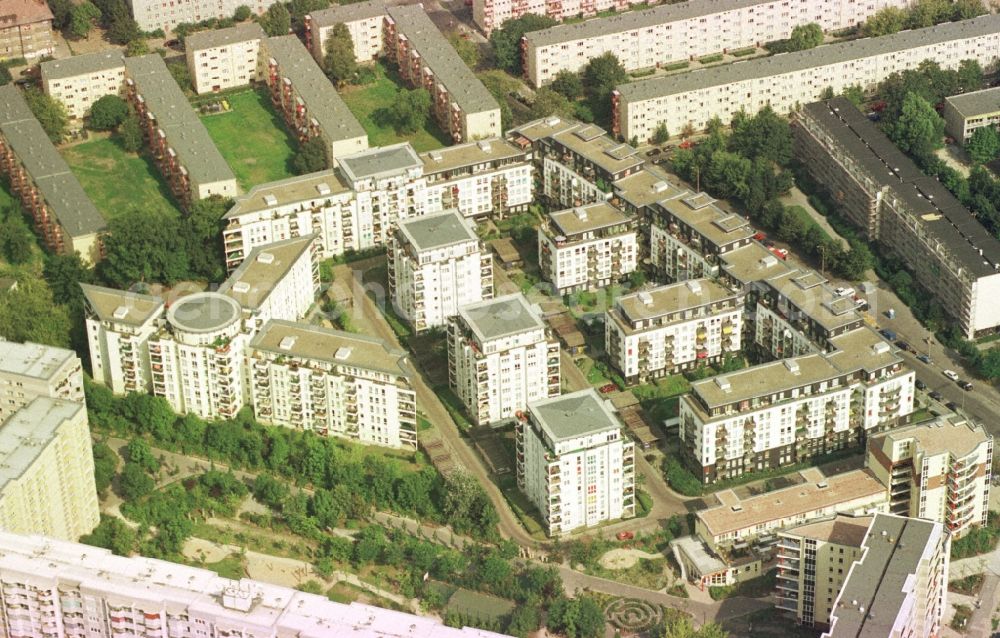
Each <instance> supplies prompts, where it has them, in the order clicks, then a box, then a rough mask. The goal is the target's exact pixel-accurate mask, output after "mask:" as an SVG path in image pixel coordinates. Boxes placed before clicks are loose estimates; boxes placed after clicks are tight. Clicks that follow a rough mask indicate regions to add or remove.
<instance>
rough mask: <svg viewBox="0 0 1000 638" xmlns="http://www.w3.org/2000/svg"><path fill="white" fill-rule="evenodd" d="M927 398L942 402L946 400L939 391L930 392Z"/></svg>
mask: <svg viewBox="0 0 1000 638" xmlns="http://www.w3.org/2000/svg"><path fill="white" fill-rule="evenodd" d="M927 396H929V397H930V398H932V399H934V400H935V401H940V400H941V399H943V398H944V397H943V396H941V393H940V392H938V391H937V390H933V391H932V392H929V393H928V394H927Z"/></svg>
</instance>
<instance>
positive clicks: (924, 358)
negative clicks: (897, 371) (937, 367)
mask: <svg viewBox="0 0 1000 638" xmlns="http://www.w3.org/2000/svg"><path fill="white" fill-rule="evenodd" d="M917 361H923V362H924V363H926V364H927V365H930V364H931V358H930V357H929V356H927V355H926V354H918V355H917Z"/></svg>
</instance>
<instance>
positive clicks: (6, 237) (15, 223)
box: [0, 206, 35, 265]
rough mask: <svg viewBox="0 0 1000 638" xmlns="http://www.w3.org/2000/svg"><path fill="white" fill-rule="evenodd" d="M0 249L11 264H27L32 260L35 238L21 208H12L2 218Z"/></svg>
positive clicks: (0, 218) (0, 217) (0, 219)
mask: <svg viewBox="0 0 1000 638" xmlns="http://www.w3.org/2000/svg"><path fill="white" fill-rule="evenodd" d="M0 222H2V225H0V249H2V252H3V255H4V257H6V259H7V261H8V262H10V263H11V264H14V265H18V264H23V263H26V262H27V261H28V260H29V259H31V254H32V248H33V246H34V245H35V236H34V235H33V234H32V233H31V229H30V228H28V224H27V222H25V221H24V214H23V213H22V212H21V209H20V206H12V207H10V208H9V209H7V211H6V214H5V215H3V216H0Z"/></svg>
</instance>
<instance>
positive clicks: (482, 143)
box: [476, 140, 493, 153]
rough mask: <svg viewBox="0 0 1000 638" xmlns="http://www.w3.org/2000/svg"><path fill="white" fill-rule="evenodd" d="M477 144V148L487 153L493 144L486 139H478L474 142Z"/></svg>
mask: <svg viewBox="0 0 1000 638" xmlns="http://www.w3.org/2000/svg"><path fill="white" fill-rule="evenodd" d="M476 144H477V146H479V150H481V151H482V152H484V153H489V152H490V150H491V149H492V148H493V146H492V145H491V144H490V143H489V142H488V141H487V140H480V141H479V142H477V143H476Z"/></svg>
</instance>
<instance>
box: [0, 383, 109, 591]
mask: <svg viewBox="0 0 1000 638" xmlns="http://www.w3.org/2000/svg"><path fill="white" fill-rule="evenodd" d="M77 376H79V375H77ZM90 446H91V440H90V427H89V426H88V425H87V407H86V406H85V405H84V404H83V400H82V397H81V399H80V400H79V401H66V400H63V399H55V398H50V397H47V396H39V397H37V398H35V399H34V400H32V401H31V402H30V403H28V404H27V405H25V406H24V407H22V408H21V409H20V410H18V411H17V412H15V413H14V414H13V415H12V416H9V417H7V418H6V419H4V420H3V423H2V424H0V528H3V529H4V530H6V531H9V532H15V533H19V534H45V535H46V536H53V537H56V538H60V539H63V540H76V539H77V538H79V537H80V536H82V535H83V534H89V533H90V532H91V531H93V529H94V527H96V526H97V523H98V521H99V519H100V512H99V509H98V504H97V488H96V487H95V485H94V456H93V454H92V452H91V449H90ZM9 605H10V601H8V603H7V604H6V605H4V606H5V607H9Z"/></svg>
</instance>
